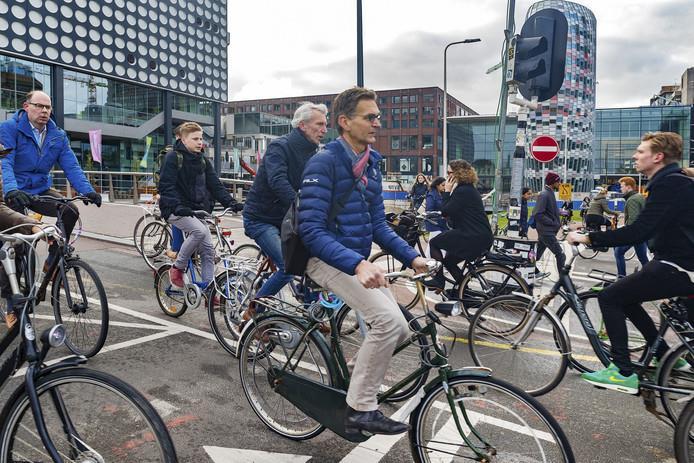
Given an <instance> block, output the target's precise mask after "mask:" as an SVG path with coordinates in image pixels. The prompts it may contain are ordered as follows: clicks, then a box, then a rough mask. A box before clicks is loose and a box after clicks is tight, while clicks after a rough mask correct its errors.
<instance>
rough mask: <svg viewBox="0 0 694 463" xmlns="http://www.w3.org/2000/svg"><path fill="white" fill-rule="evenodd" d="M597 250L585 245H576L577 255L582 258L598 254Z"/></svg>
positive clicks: (589, 257)
mask: <svg viewBox="0 0 694 463" xmlns="http://www.w3.org/2000/svg"><path fill="white" fill-rule="evenodd" d="M598 252H599V251H598V250H597V249H593V248H589V247H587V246H578V255H579V256H581V257H582V258H584V259H593V258H594V257H595V256H597V255H598Z"/></svg>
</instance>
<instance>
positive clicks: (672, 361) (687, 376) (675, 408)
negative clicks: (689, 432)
mask: <svg viewBox="0 0 694 463" xmlns="http://www.w3.org/2000/svg"><path fill="white" fill-rule="evenodd" d="M692 365H694V354H692V353H691V351H690V350H689V346H687V345H686V344H680V345H679V346H678V347H677V348H675V350H674V351H672V352H671V353H669V354H668V355H667V357H665V358H664V359H663V361H662V365H661V367H660V372H659V373H658V385H659V386H663V387H669V388H676V389H678V390H681V391H682V392H681V393H677V392H670V391H661V392H660V401H661V402H662V404H663V408H664V409H665V412H666V413H667V415H668V416H669V417H670V419H671V420H672V421H673V423H676V422H677V420H678V419H679V417H680V413H682V410H683V409H684V408H685V405H686V404H687V403H686V402H683V401H682V399H683V398H684V397H686V396H690V397H691V396H693V395H694V367H692Z"/></svg>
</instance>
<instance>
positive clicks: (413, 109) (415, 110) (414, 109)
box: [410, 106, 418, 114]
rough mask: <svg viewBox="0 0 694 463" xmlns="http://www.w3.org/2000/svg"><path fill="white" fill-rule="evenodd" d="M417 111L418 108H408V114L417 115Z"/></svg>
mask: <svg viewBox="0 0 694 463" xmlns="http://www.w3.org/2000/svg"><path fill="white" fill-rule="evenodd" d="M417 109H418V108H417V107H416V106H414V107H412V108H410V114H417Z"/></svg>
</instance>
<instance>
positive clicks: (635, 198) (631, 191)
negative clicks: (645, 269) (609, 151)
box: [614, 177, 648, 277]
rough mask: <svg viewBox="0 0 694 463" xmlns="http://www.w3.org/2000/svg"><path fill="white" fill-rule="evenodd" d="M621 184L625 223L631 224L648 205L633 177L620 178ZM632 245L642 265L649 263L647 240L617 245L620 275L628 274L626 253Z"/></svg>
mask: <svg viewBox="0 0 694 463" xmlns="http://www.w3.org/2000/svg"><path fill="white" fill-rule="evenodd" d="M619 185H620V186H621V188H622V193H623V194H624V199H625V200H626V202H625V203H624V225H631V224H633V223H634V222H636V218H637V217H638V216H639V214H640V213H641V211H642V210H643V208H644V206H645V205H646V199H645V198H644V197H643V196H641V194H640V193H639V192H638V191H637V190H636V182H635V181H634V179H633V178H631V177H622V178H620V179H619ZM632 247H633V248H634V250H635V251H636V256H637V257H638V258H639V262H641V265H642V266H643V265H646V264H647V263H648V245H647V244H646V242H645V241H644V242H643V243H640V244H635V245H634V246H616V247H615V248H614V257H615V261H616V262H617V275H619V276H620V277H624V276H626V275H627V263H626V261H625V260H624V254H625V253H626V252H627V251H628V250H629V249H630V248H632Z"/></svg>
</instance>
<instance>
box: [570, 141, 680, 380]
mask: <svg viewBox="0 0 694 463" xmlns="http://www.w3.org/2000/svg"><path fill="white" fill-rule="evenodd" d="M641 140H642V141H641V144H640V145H639V146H638V148H637V149H636V152H635V153H634V155H633V159H634V166H635V168H636V170H637V171H638V172H640V173H642V174H644V175H645V176H647V177H648V186H647V190H648V198H647V199H646V203H645V206H644V208H643V210H642V211H641V214H639V216H638V217H637V219H636V221H634V222H633V223H632V224H630V225H627V226H626V227H622V228H619V229H617V230H607V231H604V232H601V231H594V232H591V233H590V234H588V235H583V234H579V233H576V232H571V233H569V235H568V236H567V240H568V241H569V243H572V244H576V243H583V244H588V245H592V246H598V247H604V246H629V245H631V246H633V245H637V244H639V243H643V242H645V241H647V240H649V246H650V247H651V250H652V251H653V253H654V258H653V260H652V261H650V262H648V263H647V264H646V265H644V266H643V268H642V269H641V271H639V272H636V273H632V274H631V275H628V276H626V277H625V278H620V279H619V280H617V281H616V282H615V283H613V284H611V285H609V286H608V287H606V288H605V289H603V290H602V291H601V292H600V294H599V296H598V301H599V303H600V311H601V312H602V316H603V320H604V321H605V328H606V329H607V334H608V336H609V338H610V344H611V353H612V359H613V360H612V361H613V363H612V364H610V365H609V366H608V367H607V368H605V369H603V370H600V371H596V372H594V373H584V374H583V375H581V376H582V378H583V379H585V380H586V381H588V382H589V383H591V384H594V385H596V386H600V387H603V388H607V389H613V390H617V391H621V392H626V393H629V394H636V393H638V390H639V380H638V377H637V375H636V373H634V365H633V364H632V363H631V358H630V352H629V345H628V338H627V325H626V319H627V318H628V319H629V320H630V321H631V322H632V323H633V324H634V326H636V328H638V330H639V331H640V332H641V333H642V334H643V336H644V338H645V339H646V342H647V343H648V345H651V344H652V343H653V341H654V340H655V339H656V337H657V335H658V331H657V329H656V327H655V324H654V323H653V320H652V319H651V317H650V316H649V315H648V313H646V311H645V310H644V309H643V307H641V303H642V302H645V301H653V300H658V299H663V298H669V297H675V296H689V295H692V294H694V179H693V178H690V177H688V175H692V174H694V173H693V172H691V171H684V170H683V169H681V168H680V166H679V165H678V161H679V160H680V159H682V137H681V136H680V135H678V134H676V133H672V132H656V133H648V134H646V135H644V136H643V138H642V139H641ZM667 349H668V346H667V344H666V343H664V342H663V343H662V344H661V345H660V348H659V350H658V352H656V358H657V359H660V358H662V356H663V355H664V354H665V352H666V351H667ZM679 363H681V364H682V365H681V367H686V362H684V361H682V362H679ZM676 366H677V365H676Z"/></svg>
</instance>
